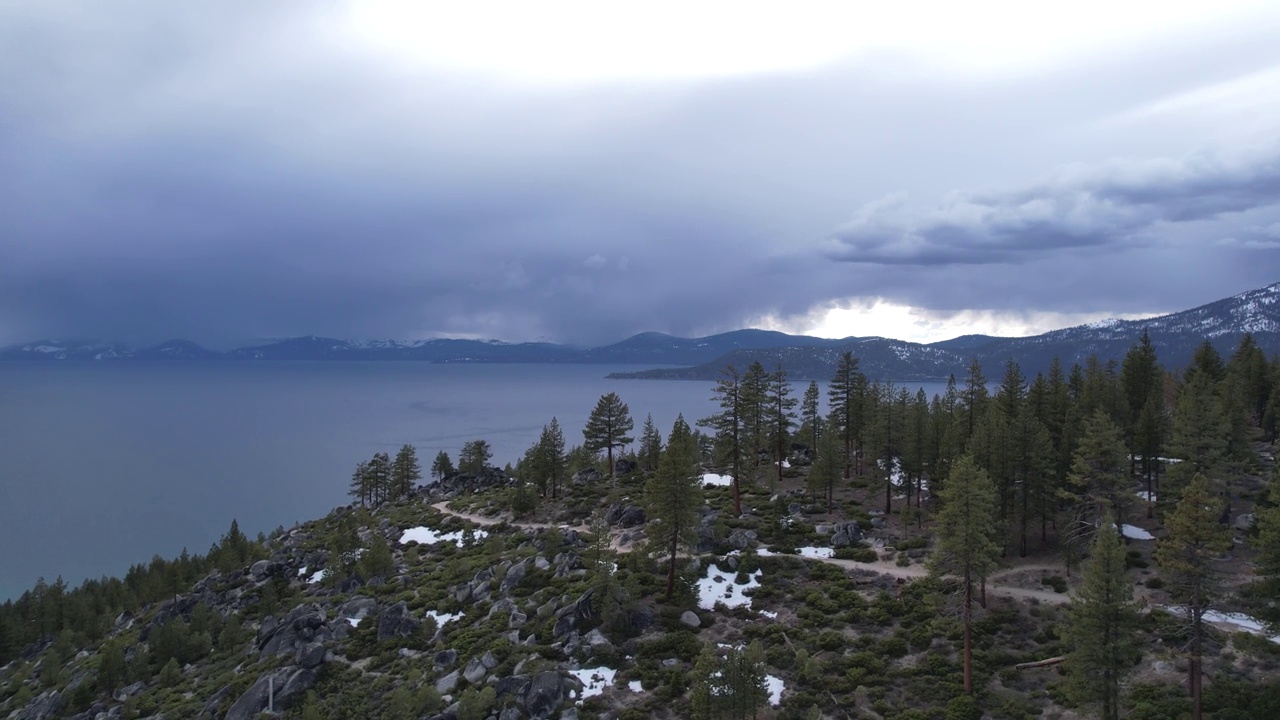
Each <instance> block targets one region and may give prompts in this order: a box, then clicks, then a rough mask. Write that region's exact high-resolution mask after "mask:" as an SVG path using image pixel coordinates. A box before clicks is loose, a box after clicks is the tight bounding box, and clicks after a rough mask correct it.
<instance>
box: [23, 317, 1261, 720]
mask: <svg viewBox="0 0 1280 720" xmlns="http://www.w3.org/2000/svg"><path fill="white" fill-rule="evenodd" d="M969 367H970V369H969V371H968V372H967V373H965V374H964V375H963V377H962V378H960V379H957V380H955V381H954V382H952V383H951V384H950V385H949V386H948V387H947V389H946V391H945V392H944V393H941V394H939V395H937V396H935V397H932V398H930V397H926V396H925V395H924V394H923V392H916V393H912V392H911V391H909V390H908V389H906V388H904V387H901V386H896V385H894V384H893V383H888V382H875V381H872V380H870V379H869V378H868V376H867V374H866V373H865V372H864V370H863V368H862V366H861V364H860V359H859V358H858V357H856V356H855V355H854V354H853V353H852V352H842V353H839V354H838V355H837V356H836V357H835V358H834V368H835V369H834V372H833V373H832V375H831V376H830V377H829V383H828V386H827V390H826V392H825V393H824V392H822V391H821V390H820V388H819V386H818V384H817V383H816V382H814V383H805V384H803V385H795V384H793V383H792V381H791V375H790V372H789V369H788V368H787V367H785V366H781V365H775V366H772V367H767V366H765V365H764V364H762V363H760V362H748V363H744V364H743V365H729V366H725V367H722V368H721V369H720V372H719V379H718V382H717V385H716V388H715V391H714V392H715V396H716V399H717V400H718V407H719V412H717V413H716V414H715V415H713V416H711V417H707V418H680V419H678V420H677V421H676V422H675V423H674V425H673V427H671V428H662V429H660V428H657V427H655V426H654V424H653V422H652V421H651V420H649V419H640V418H633V417H632V416H631V414H630V411H629V408H628V406H627V404H626V403H625V402H624V400H623V399H622V398H621V397H619V396H618V395H616V394H613V393H610V394H607V395H605V396H603V397H601V398H600V401H599V402H598V403H597V404H596V406H595V407H594V408H583V415H584V416H588V419H587V422H586V423H585V425H586V430H585V431H584V433H583V435H582V436H581V437H572V438H568V437H565V435H564V433H563V432H562V430H561V428H560V424H559V421H558V419H556V418H548V421H547V424H546V426H545V427H544V428H543V429H542V431H541V433H539V434H538V435H537V437H536V438H530V441H531V444H530V446H529V448H528V451H527V452H526V453H525V455H524V457H523V458H522V459H521V460H520V462H518V463H516V464H515V465H514V466H508V467H505V468H497V467H493V466H492V465H491V464H490V459H491V454H490V452H489V448H488V444H487V442H486V441H485V440H484V439H483V438H474V439H472V440H470V441H468V442H467V443H466V444H465V445H464V446H462V447H461V448H460V452H459V453H458V455H457V457H456V463H455V458H453V457H451V456H450V455H449V454H448V453H440V454H439V455H437V456H436V457H435V458H434V459H433V460H432V462H431V465H430V467H429V468H426V470H425V472H424V469H423V468H422V466H421V464H420V462H419V460H418V458H417V456H416V452H415V450H414V448H413V447H412V446H405V447H403V448H401V449H400V451H399V452H398V453H396V455H395V456H394V457H393V456H391V455H390V454H387V453H379V454H377V455H375V456H373V457H372V458H370V459H368V460H365V461H361V462H358V463H357V464H356V465H355V470H354V472H353V473H352V478H351V487H350V497H351V501H352V502H351V504H349V505H346V506H343V507H339V508H337V509H335V510H334V511H333V512H332V513H330V514H329V515H328V516H327V517H325V518H321V519H318V520H315V521H311V522H308V523H303V524H301V525H298V526H296V527H293V528H290V529H287V530H286V529H283V528H282V529H279V530H277V531H276V532H274V533H272V534H271V535H270V536H269V537H259V538H258V539H256V540H251V539H249V538H246V537H244V535H243V534H241V533H240V531H239V529H238V528H237V527H236V526H235V524H234V523H233V524H232V525H231V528H230V530H229V531H228V532H227V534H226V535H225V536H224V537H223V538H222V540H221V541H220V542H219V543H217V544H216V545H214V546H213V547H212V548H211V549H210V550H209V552H208V553H207V554H205V555H188V554H184V555H183V556H182V557H180V558H177V559H175V560H169V561H166V560H162V559H159V558H156V559H154V560H153V561H151V562H150V563H149V564H145V565H138V566H136V567H134V568H133V569H132V570H131V571H130V572H129V573H128V574H127V575H126V577H125V578H123V579H102V580H96V581H89V582H86V583H84V584H83V585H82V586H80V587H78V588H74V589H73V588H69V587H67V586H66V585H65V584H64V583H62V582H60V581H55V582H54V583H52V584H49V583H41V584H40V585H38V586H37V587H35V588H33V589H31V590H30V591H28V592H27V593H25V594H23V595H22V596H21V597H20V598H18V599H17V600H15V601H11V602H7V603H5V604H4V605H3V606H0V663H3V665H2V667H0V716H3V717H11V718H23V719H24V720H31V719H34V718H53V717H75V718H85V719H87V718H97V717H106V718H117V717H119V718H139V717H153V718H158V717H168V718H177V717H183V718H186V717H203V718H250V717H256V716H258V714H259V713H260V712H262V711H263V710H265V709H272V710H275V711H278V712H280V713H281V714H282V716H283V717H294V718H306V719H307V720H314V719H316V718H332V719H336V718H350V717H368V718H388V719H390V718H406V717H407V718H418V717H421V718H479V719H483V718H500V719H501V720H513V719H515V718H525V717H536V718H593V717H600V718H606V717H607V718H627V719H634V718H674V717H693V718H746V717H777V718H845V717H872V718H875V717H879V718H903V719H909V720H923V719H936V720H958V719H973V720H976V719H977V718H980V717H990V718H997V719H1002V720H1003V719H1021V718H1032V717H1058V718H1064V719H1067V718H1092V717H1103V718H1121V717H1126V718H1135V719H1140V720H1157V719H1165V718H1183V717H1188V718H1190V717H1196V718H1199V717H1211V718H1216V719H1218V720H1227V719H1231V720H1243V719H1245V718H1254V719H1256V718H1272V717H1280V627H1277V626H1276V624H1277V623H1280V610H1277V608H1276V607H1275V603H1274V599H1275V598H1276V597H1277V596H1280V472H1278V471H1277V469H1276V463H1275V461H1274V451H1273V443H1274V441H1275V439H1276V430H1277V421H1278V420H1280V358H1275V357H1272V358H1268V357H1267V356H1266V354H1265V353H1264V352H1263V351H1262V350H1261V349H1260V348H1259V347H1258V346H1257V344H1255V343H1254V342H1253V339H1252V337H1250V336H1248V335H1246V336H1245V337H1244V338H1243V339H1242V340H1241V341H1240V342H1239V344H1238V345H1237V346H1236V347H1235V348H1234V349H1233V350H1232V351H1231V352H1230V353H1229V354H1228V355H1227V356H1226V357H1224V356H1223V355H1221V354H1220V353H1219V352H1218V351H1217V350H1216V349H1215V348H1214V346H1213V345H1212V344H1211V343H1208V342H1203V343H1202V344H1201V345H1200V346H1199V347H1198V348H1197V349H1196V350H1195V352H1194V354H1193V357H1192V359H1191V361H1190V362H1189V363H1188V364H1186V365H1179V366H1169V365H1166V364H1164V363H1163V362H1162V358H1161V357H1160V355H1159V353H1158V352H1157V350H1156V348H1155V346H1154V344H1153V343H1152V342H1151V341H1150V339H1149V338H1148V337H1146V336H1143V337H1142V338H1141V339H1140V340H1139V341H1137V342H1136V343H1133V344H1132V345H1131V346H1130V347H1129V348H1128V349H1127V351H1126V352H1125V354H1124V356H1123V360H1122V361H1121V362H1117V363H1105V362H1102V361H1100V360H1098V359H1097V358H1096V357H1092V358H1086V359H1085V360H1084V361H1083V362H1080V363H1070V364H1063V363H1061V362H1056V361H1055V362H1051V363H1050V365H1049V367H1048V369H1047V371H1045V372H1037V373H1034V374H1033V375H1030V376H1029V374H1028V373H1024V371H1023V370H1022V368H1021V367H1020V366H1019V364H1018V363H1016V362H1008V363H1006V364H1005V365H1004V366H1003V369H1002V372H1001V373H1000V375H999V376H998V377H993V378H988V377H986V376H985V375H984V373H983V368H982V365H981V363H980V362H976V361H975V362H971V363H970V366H969ZM993 388H994V389H993ZM424 474H425V475H428V476H429V477H428V478H427V479H428V483H427V484H426V485H421V484H419V483H420V481H421V480H423V479H424V478H423V476H424Z"/></svg>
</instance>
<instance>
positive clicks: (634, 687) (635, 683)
mask: <svg viewBox="0 0 1280 720" xmlns="http://www.w3.org/2000/svg"><path fill="white" fill-rule="evenodd" d="M627 689H628V690H630V691H631V692H644V685H641V684H640V681H639V680H632V681H631V682H629V683H627Z"/></svg>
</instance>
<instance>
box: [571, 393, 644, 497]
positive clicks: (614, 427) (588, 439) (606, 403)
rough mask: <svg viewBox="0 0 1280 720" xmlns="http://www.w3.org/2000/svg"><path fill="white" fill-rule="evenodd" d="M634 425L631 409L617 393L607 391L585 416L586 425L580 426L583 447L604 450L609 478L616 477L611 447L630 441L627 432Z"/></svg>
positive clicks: (621, 445)
mask: <svg viewBox="0 0 1280 720" xmlns="http://www.w3.org/2000/svg"><path fill="white" fill-rule="evenodd" d="M634 427H635V422H634V421H633V420H632V419H631V409H630V408H628V407H627V404H626V403H624V402H622V398H620V397H618V394H617V393H607V394H605V395H601V396H600V399H599V400H598V401H597V402H596V406H595V408H594V409H593V410H592V411H591V416H590V417H588V418H587V425H586V427H584V428H582V437H583V443H582V444H583V447H585V448H586V449H587V450H588V451H590V452H593V453H598V452H600V451H601V450H604V451H605V453H606V455H607V456H608V461H609V479H610V480H613V479H616V477H617V475H616V474H615V472H614V467H613V449H614V448H623V447H626V446H627V445H628V444H630V443H631V441H632V438H631V437H629V436H628V435H627V433H629V432H631V430H632V428H634Z"/></svg>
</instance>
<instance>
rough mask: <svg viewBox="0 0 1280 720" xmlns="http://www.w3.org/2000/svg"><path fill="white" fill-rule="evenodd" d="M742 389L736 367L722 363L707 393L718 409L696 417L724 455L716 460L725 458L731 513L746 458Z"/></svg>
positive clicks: (738, 506) (738, 501)
mask: <svg viewBox="0 0 1280 720" xmlns="http://www.w3.org/2000/svg"><path fill="white" fill-rule="evenodd" d="M743 391H744V388H743V385H742V378H741V376H739V374H738V369H737V368H736V367H734V366H733V365H727V366H725V368H724V369H723V370H721V371H720V379H719V380H717V381H716V386H715V388H714V389H713V390H712V392H713V393H714V395H712V397H711V399H712V400H715V401H716V402H717V404H718V405H719V406H720V412H718V413H716V414H715V415H711V416H710V417H705V418H702V419H701V420H699V421H698V425H699V426H701V427H705V428H710V429H712V430H713V431H715V434H716V435H715V436H716V444H717V446H718V447H720V448H722V449H723V453H724V454H725V455H727V457H721V458H717V460H720V461H722V462H724V461H727V462H724V464H725V465H726V466H727V467H728V468H729V475H730V478H731V482H732V489H733V513H734V515H741V514H742V487H741V483H740V479H741V477H742V473H743V471H744V470H745V469H746V465H747V463H748V462H749V460H748V458H747V457H746V447H747V446H746V443H745V439H746V435H747V431H748V427H747V415H746V403H745V400H744V398H743Z"/></svg>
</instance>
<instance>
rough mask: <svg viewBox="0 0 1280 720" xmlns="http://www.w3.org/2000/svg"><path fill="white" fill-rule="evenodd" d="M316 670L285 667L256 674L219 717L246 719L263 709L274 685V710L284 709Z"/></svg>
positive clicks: (309, 683) (312, 679)
mask: <svg viewBox="0 0 1280 720" xmlns="http://www.w3.org/2000/svg"><path fill="white" fill-rule="evenodd" d="M318 675H319V673H318V672H317V671H316V670H314V669H313V670H305V669H300V668H296V667H292V666H286V667H282V668H279V669H277V670H274V671H272V672H268V673H263V674H262V675H260V676H258V679H257V681H256V682H254V683H253V685H251V686H250V687H249V689H248V690H246V691H245V692H244V694H243V695H241V696H240V698H239V699H237V700H236V701H235V703H234V704H233V705H232V706H231V707H230V708H229V709H228V710H227V714H226V716H225V717H224V718H223V720H250V718H256V717H257V716H258V714H259V713H261V712H262V711H263V710H266V709H267V701H268V697H269V694H270V692H271V690H270V688H271V687H272V686H274V688H275V709H276V710H288V709H289V708H291V707H293V706H294V704H296V703H297V701H298V699H299V698H301V697H302V695H303V693H305V692H306V691H307V690H308V689H310V688H311V686H312V685H314V684H315V682H316V678H317V677H318Z"/></svg>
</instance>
